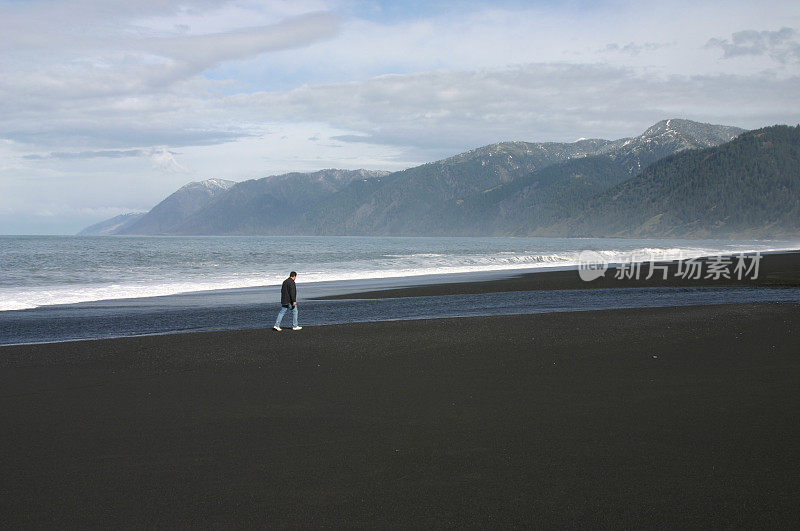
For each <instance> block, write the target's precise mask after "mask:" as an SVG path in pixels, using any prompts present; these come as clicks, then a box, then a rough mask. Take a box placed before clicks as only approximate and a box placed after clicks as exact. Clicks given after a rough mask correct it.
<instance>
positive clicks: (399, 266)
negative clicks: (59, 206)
mask: <svg viewBox="0 0 800 531" xmlns="http://www.w3.org/2000/svg"><path fill="white" fill-rule="evenodd" d="M779 250H786V249H767V248H761V249H752V248H748V249H735V250H734V249H730V248H729V249H720V248H704V247H687V248H657V247H643V248H640V249H633V250H615V249H605V250H602V249H600V250H596V251H595V252H597V253H598V254H600V255H601V256H602V257H603V258H604V259H605V260H607V261H608V262H609V263H610V264H614V263H624V262H629V261H648V260H658V261H665V260H676V259H688V258H694V257H700V256H716V255H720V254H737V253H741V252H757V251H760V252H766V251H779ZM509 253H510V254H509ZM579 254H580V251H577V250H576V251H566V252H560V253H533V252H531V253H519V252H517V253H514V252H508V251H503V252H498V253H495V254H473V255H447V254H440V253H410V254H402V255H401V254H398V255H391V256H387V255H384V259H388V260H387V261H388V262H390V263H389V264H386V263H375V262H371V263H366V262H364V263H361V264H341V263H339V264H332V265H331V266H329V268H328V269H322V268H318V269H312V268H310V267H309V268H307V269H306V270H304V271H303V272H302V274H301V276H300V282H335V281H343V280H364V279H381V278H393V277H415V276H422V275H443V274H453V273H473V272H484V271H504V270H512V269H537V268H547V267H576V266H578V264H579ZM298 270H300V268H299V267H298ZM211 273H213V274H214V275H215V276H211ZM172 274H173V275H176V274H180V272H178V273H176V272H172ZM282 281H283V277H282V276H278V275H272V276H267V275H260V274H256V273H253V272H251V273H242V274H236V273H232V274H231V273H229V274H228V275H227V276H221V275H220V274H219V269H217V268H215V269H214V270H213V271H210V272H209V276H206V277H202V278H196V279H190V280H186V279H184V280H175V279H172V280H165V281H158V282H153V281H148V280H144V279H140V280H133V281H129V282H120V283H113V284H112V283H108V284H101V285H74V284H73V285H60V286H42V287H35V288H11V287H7V288H0V311H8V310H24V309H31V308H37V307H40V306H51V305H60V304H75V303H81V302H96V301H104V300H115V299H132V298H143V297H158V296H165V295H177V294H181V293H191V292H198V291H211V290H223V289H234V288H251V287H258V286H272V285H279V284H280V283H281V282H282Z"/></svg>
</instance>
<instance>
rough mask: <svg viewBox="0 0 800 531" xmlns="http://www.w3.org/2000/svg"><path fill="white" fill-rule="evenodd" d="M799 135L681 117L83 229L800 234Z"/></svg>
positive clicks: (205, 193) (220, 185) (266, 187)
mask: <svg viewBox="0 0 800 531" xmlns="http://www.w3.org/2000/svg"><path fill="white" fill-rule="evenodd" d="M798 135H800V129H799V128H797V127H794V128H793V127H788V126H774V127H770V128H765V129H761V130H758V131H750V132H745V131H744V130H743V129H739V128H736V127H730V126H722V125H711V124H703V123H698V122H693V121H690V120H681V119H671V120H664V121H661V122H658V123H657V124H655V125H653V126H652V127H650V128H648V129H647V130H646V131H645V132H644V133H643V134H641V135H639V136H636V137H631V138H623V139H619V140H613V141H612V140H603V139H581V140H578V141H576V142H571V143H556V142H547V143H529V142H502V143H498V144H492V145H489V146H484V147H481V148H478V149H474V150H472V151H468V152H466V153H462V154H459V155H456V156H454V157H450V158H447V159H444V160H441V161H437V162H432V163H428V164H423V165H421V166H416V167H413V168H409V169H406V170H402V171H398V172H393V173H389V172H378V171H368V170H354V171H346V170H322V171H318V172H314V173H289V174H285V175H277V176H271V177H265V178H262V179H255V180H249V181H244V182H240V183H233V182H231V181H222V180H219V179H211V180H208V181H203V182H201V183H190V184H189V185H187V186H184V187H183V188H181V189H180V190H178V191H176V192H175V193H174V194H172V195H170V196H169V197H168V198H166V199H165V200H164V201H162V202H161V203H159V204H158V205H156V206H155V207H154V208H153V209H152V210H151V211H150V212H148V213H147V214H145V215H143V216H140V217H138V218H136V219H130V220H128V219H127V218H124V219H122V220H119V219H117V218H115V219H116V220H117V221H116V225H115V222H114V221H113V220H108V221H107V222H103V223H100V224H97V225H95V226H93V227H89V228H87V229H86V230H85V231H84V232H83V233H92V232H91V231H92V230H94V231H95V232H94V233H96V234H181V235H220V234H269V235H281V234H285V235H290V234H291V235H465V236H466V235H540V236H637V237H659V236H671V237H678V236H683V237H710V236H722V237H737V236H743V235H747V236H751V237H767V236H770V237H771V236H777V235H787V234H798V233H799V232H800V231H798V223H797V219H799V218H798V216H797V213H798V201H800V199H799V198H800V193H799V191H798V183H800V162H798V161H799V160H800V159H799V158H798V156H797V153H798V146H800V138H798ZM100 230H102V231H103V232H99V231H100ZM87 231H88V232H87Z"/></svg>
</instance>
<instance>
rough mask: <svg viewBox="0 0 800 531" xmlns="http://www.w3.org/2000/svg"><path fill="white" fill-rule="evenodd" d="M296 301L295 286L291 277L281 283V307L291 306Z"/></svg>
mask: <svg viewBox="0 0 800 531" xmlns="http://www.w3.org/2000/svg"><path fill="white" fill-rule="evenodd" d="M296 301H297V286H295V285H294V280H292V277H289V278H287V279H286V280H284V281H283V285H282V286H281V306H291V305H292V304H294V303H295V302H296Z"/></svg>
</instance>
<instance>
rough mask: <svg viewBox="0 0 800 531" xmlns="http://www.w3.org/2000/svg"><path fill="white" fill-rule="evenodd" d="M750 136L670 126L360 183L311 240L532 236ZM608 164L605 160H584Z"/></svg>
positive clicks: (312, 220) (483, 152)
mask: <svg viewBox="0 0 800 531" xmlns="http://www.w3.org/2000/svg"><path fill="white" fill-rule="evenodd" d="M743 131H744V130H743V129H739V128H736V127H729V126H721V125H710V124H701V123H697V122H692V121H690V120H664V121H662V122H659V123H657V124H655V125H653V126H652V127H650V128H648V129H647V131H645V132H644V133H643V134H642V135H640V136H638V137H633V138H623V139H621V140H616V141H609V140H599V139H593V140H585V139H584V140H579V141H577V142H573V143H552V142H548V143H528V142H503V143H500V144H493V145H490V146H485V147H482V148H478V149H475V150H472V151H469V152H466V153H462V154H460V155H456V156H455V157H451V158H448V159H445V160H441V161H438V162H433V163H429V164H424V165H422V166H417V167H414V168H410V169H407V170H404V171H400V172H396V173H393V174H391V175H389V176H387V177H386V178H385V179H382V181H381V182H380V183H377V182H373V183H361V182H354V183H352V184H351V185H349V186H347V187H345V188H344V189H342V190H341V191H340V192H338V193H336V194H334V195H332V196H331V197H329V198H328V199H326V200H325V201H324V202H323V203H322V204H321V207H320V208H318V209H315V210H313V211H309V212H307V213H306V215H305V219H304V221H305V224H304V225H303V230H304V232H305V233H309V234H385V235H479V234H481V235H482V234H498V235H510V234H523V233H530V232H533V231H535V230H537V229H538V228H539V227H540V226H541V225H542V224H545V225H549V224H551V223H553V222H554V221H555V220H556V219H561V218H559V217H554V214H558V213H561V212H563V211H564V210H565V209H567V210H569V209H571V208H574V207H575V206H577V205H579V204H582V202H583V201H586V200H588V199H589V198H590V197H592V196H593V195H595V194H596V193H599V192H600V191H602V190H605V189H606V188H609V187H611V186H613V185H615V184H617V183H618V182H620V181H622V180H624V179H626V178H629V177H632V176H633V175H635V174H636V173H638V171H639V168H641V167H644V166H647V165H648V164H651V163H652V162H655V161H656V160H658V159H659V158H661V157H664V156H666V155H669V154H672V153H675V152H678V151H681V150H684V149H692V148H697V147H707V146H714V145H718V144H720V143H722V142H727V141H729V140H731V139H732V138H734V137H735V136H736V135H738V134H740V133H742V132H743ZM598 156H601V157H602V158H595V159H593V160H589V161H587V160H584V159H586V158H587V157H598ZM559 165H565V166H564V167H562V168H557V167H558V166H559ZM557 175H560V177H557ZM574 175H579V176H580V177H579V178H572V176H574Z"/></svg>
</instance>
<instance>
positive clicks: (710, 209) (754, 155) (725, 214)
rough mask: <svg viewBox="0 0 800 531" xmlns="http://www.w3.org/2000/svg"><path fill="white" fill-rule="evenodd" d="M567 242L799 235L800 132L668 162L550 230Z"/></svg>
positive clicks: (778, 129) (767, 131)
mask: <svg viewBox="0 0 800 531" xmlns="http://www.w3.org/2000/svg"><path fill="white" fill-rule="evenodd" d="M548 231H549V232H552V233H557V234H564V235H569V236H600V235H602V236H632V237H652V236H664V237H674V236H680V237H698V238H702V237H710V236H718V237H720V236H721V237H734V236H746V237H754V238H756V237H775V236H783V235H797V234H800V126H796V127H789V126H773V127H767V128H764V129H758V130H755V131H749V132H747V133H744V134H742V135H740V136H738V137H737V138H736V139H734V140H733V141H731V142H728V143H726V144H723V145H721V146H717V147H712V148H706V149H702V150H695V151H685V152H680V153H676V154H674V155H671V156H668V157H665V158H663V159H661V160H659V161H657V162H655V163H654V164H652V165H651V166H649V167H647V168H645V170H644V171H643V172H642V173H641V174H639V175H637V176H636V177H634V178H632V179H630V180H627V181H625V182H623V183H621V184H619V185H617V186H615V187H613V188H611V189H609V190H607V191H605V192H603V193H602V194H600V195H598V196H597V197H595V198H593V199H592V200H591V201H590V202H589V203H588V204H587V205H586V211H585V212H583V213H582V214H580V215H578V216H575V217H572V218H567V219H565V220H563V222H561V223H559V224H557V225H555V226H552V227H549V228H548V229H545V232H548Z"/></svg>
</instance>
